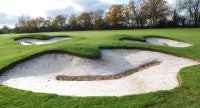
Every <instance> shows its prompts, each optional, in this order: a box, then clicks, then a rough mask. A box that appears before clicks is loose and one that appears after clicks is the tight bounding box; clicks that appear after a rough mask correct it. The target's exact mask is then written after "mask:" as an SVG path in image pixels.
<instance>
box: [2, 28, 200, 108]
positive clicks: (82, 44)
mask: <svg viewBox="0 0 200 108" xmlns="http://www.w3.org/2000/svg"><path fill="white" fill-rule="evenodd" d="M54 36H69V37H72V38H73V39H71V40H62V41H59V42H56V43H52V44H46V45H33V46H22V45H20V43H19V42H17V41H14V40H15V39H18V38H22V37H34V38H37V39H48V38H50V37H54ZM146 36H158V37H165V38H170V39H174V40H179V41H186V42H190V43H193V44H194V46H192V47H186V48H175V47H167V46H156V45H148V44H140V43H126V42H122V41H120V39H121V38H131V39H136V40H145V39H144V38H143V37H146ZM104 47H109V48H119V47H120V48H136V49H147V50H153V51H159V52H163V53H170V54H174V55H179V56H182V57H188V58H192V59H195V60H200V29H149V30H119V31H83V32H52V33H35V34H5V35H0V70H1V71H0V72H3V69H4V68H5V67H7V66H9V65H10V64H12V63H14V62H17V61H20V60H22V59H24V58H27V57H29V56H31V55H35V54H37V53H41V52H45V51H62V52H66V53H70V54H76V55H81V56H85V57H89V58H99V57H101V53H100V50H99V48H104ZM177 62H178V61H177ZM179 76H180V80H181V85H180V86H179V87H177V88H175V89H173V90H171V91H159V92H155V93H148V94H141V95H131V96H124V97H69V96H58V95H55V94H44V93H33V92H30V91H23V90H18V89H14V88H9V87H6V86H3V85H0V107H64V108H66V107H109V108H110V107H159V108H160V107H200V65H197V66H192V67H187V68H184V69H182V70H181V71H180V72H179Z"/></svg>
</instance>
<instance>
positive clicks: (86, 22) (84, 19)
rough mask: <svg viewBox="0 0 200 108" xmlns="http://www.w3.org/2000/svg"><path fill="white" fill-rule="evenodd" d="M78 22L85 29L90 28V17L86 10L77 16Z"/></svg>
mask: <svg viewBox="0 0 200 108" xmlns="http://www.w3.org/2000/svg"><path fill="white" fill-rule="evenodd" d="M78 22H79V24H80V25H81V26H82V28H84V29H85V30H90V29H91V28H92V17H91V14H90V13H88V12H83V13H82V14H81V15H80V16H79V17H78Z"/></svg>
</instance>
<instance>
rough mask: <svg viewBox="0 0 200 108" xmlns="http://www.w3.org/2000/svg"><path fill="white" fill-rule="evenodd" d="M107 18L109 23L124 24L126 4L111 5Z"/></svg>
mask: <svg viewBox="0 0 200 108" xmlns="http://www.w3.org/2000/svg"><path fill="white" fill-rule="evenodd" d="M106 20H108V25H113V26H115V27H117V26H119V25H122V24H123V23H124V22H125V17H124V6H123V5H113V6H112V7H110V9H109V11H108V12H107V13H106Z"/></svg>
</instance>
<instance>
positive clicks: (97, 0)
mask: <svg viewBox="0 0 200 108" xmlns="http://www.w3.org/2000/svg"><path fill="white" fill-rule="evenodd" d="M73 3H74V4H77V5H79V6H80V7H81V8H82V9H83V10H84V11H92V10H98V9H101V10H106V9H108V8H109V7H110V6H111V4H110V3H108V2H102V1H101V0H87V1H86V0H73Z"/></svg>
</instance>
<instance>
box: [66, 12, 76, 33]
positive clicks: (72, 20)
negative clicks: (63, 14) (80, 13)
mask: <svg viewBox="0 0 200 108" xmlns="http://www.w3.org/2000/svg"><path fill="white" fill-rule="evenodd" d="M68 24H69V26H70V28H71V30H77V29H78V27H77V26H78V21H77V18H76V16H75V15H72V16H71V18H70V19H69V21H68Z"/></svg>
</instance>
